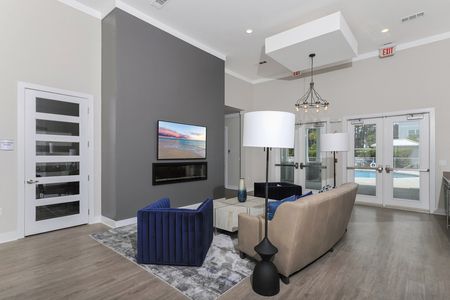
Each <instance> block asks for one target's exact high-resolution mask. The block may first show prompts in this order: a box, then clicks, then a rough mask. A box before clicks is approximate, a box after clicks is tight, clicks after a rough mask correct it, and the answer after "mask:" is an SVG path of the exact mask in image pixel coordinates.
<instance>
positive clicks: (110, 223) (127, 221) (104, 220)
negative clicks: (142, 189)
mask: <svg viewBox="0 0 450 300" xmlns="http://www.w3.org/2000/svg"><path fill="white" fill-rule="evenodd" d="M220 199H225V198H220ZM216 200H219V199H216ZM202 203H203V202H198V203H194V204H190V205H187V206H180V207H179V208H185V209H197V207H199V206H200V204H202ZM94 220H95V222H92V223H91V224H95V223H102V224H104V225H106V226H108V227H111V228H117V227H123V226H127V225H131V224H136V223H137V218H136V217H133V218H129V219H124V220H119V221H115V220H113V219H110V218H108V217H105V216H101V217H95V218H94ZM97 220H98V222H97Z"/></svg>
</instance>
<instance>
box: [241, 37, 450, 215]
mask: <svg viewBox="0 0 450 300" xmlns="http://www.w3.org/2000/svg"><path fill="white" fill-rule="evenodd" d="M449 53H450V40H444V41H440V42H435V43H432V44H428V45H424V46H419V47H416V48H411V49H408V50H403V51H399V52H397V54H396V55H395V56H394V57H391V58H385V59H379V58H371V59H366V60H361V61H358V62H355V63H353V66H352V67H350V68H345V69H341V70H337V71H333V72H329V73H324V74H321V75H318V76H315V82H316V88H317V90H318V92H319V93H320V94H321V95H322V96H323V97H324V98H325V99H328V100H329V101H330V102H331V106H330V109H329V111H328V112H321V113H320V114H316V113H314V112H310V113H308V114H304V113H302V112H300V113H297V121H300V122H304V121H312V120H319V119H330V120H338V119H342V118H343V117H344V116H351V115H358V114H369V113H381V112H391V111H401V110H407V109H418V108H428V107H434V108H435V109H436V179H437V185H436V195H437V197H438V198H439V207H443V194H442V192H441V189H442V186H441V185H442V183H441V176H442V171H443V170H448V169H450V166H440V165H439V164H438V162H439V161H440V160H442V161H447V163H450V136H449V133H448V131H449V129H450V76H449V75H448V72H449V70H450V58H449ZM318 59H320V58H318ZM305 83H306V85H305ZM308 83H309V78H305V79H299V80H294V81H282V80H276V81H269V82H266V83H261V84H257V85H254V90H253V100H252V103H251V104H249V107H250V108H251V109H252V110H262V109H274V110H285V111H292V112H293V111H294V103H295V102H296V100H297V99H298V98H299V97H300V96H302V95H303V93H304V91H305V87H306V86H307V84H308ZM340 127H341V126H337V128H339V129H340ZM252 158H253V160H254V162H253V163H252V164H251V166H250V170H247V173H249V172H251V173H253V175H252V176H253V177H254V178H257V179H261V178H262V174H263V170H262V169H261V168H262V167H263V164H262V162H263V161H264V156H263V155H262V154H261V155H259V157H256V156H255V155H253V156H252ZM338 175H341V173H340V172H338ZM338 179H339V181H340V176H339V177H338Z"/></svg>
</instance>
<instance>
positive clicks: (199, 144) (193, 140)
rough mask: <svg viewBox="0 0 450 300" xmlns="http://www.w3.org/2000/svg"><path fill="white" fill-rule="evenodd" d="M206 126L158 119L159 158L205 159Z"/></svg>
mask: <svg viewBox="0 0 450 300" xmlns="http://www.w3.org/2000/svg"><path fill="white" fill-rule="evenodd" d="M205 158H206V127H204V126H196V125H189V124H181V123H175V122H167V121H158V159H167V160H175V159H205Z"/></svg>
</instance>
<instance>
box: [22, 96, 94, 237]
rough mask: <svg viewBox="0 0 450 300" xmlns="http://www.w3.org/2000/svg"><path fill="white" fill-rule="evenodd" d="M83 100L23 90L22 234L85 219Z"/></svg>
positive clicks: (85, 113)
mask: <svg viewBox="0 0 450 300" xmlns="http://www.w3.org/2000/svg"><path fill="white" fill-rule="evenodd" d="M87 117H88V104H87V103H86V99H82V98H77V97H71V96H66V95H61V94H54V93H48V92H42V91H37V90H29V89H27V90H26V92H25V176H26V182H25V235H31V234H37V233H42V232H46V231H51V230H56V229H62V228H66V227H71V226H76V225H81V224H85V223H88V141H87V119H88V118H87Z"/></svg>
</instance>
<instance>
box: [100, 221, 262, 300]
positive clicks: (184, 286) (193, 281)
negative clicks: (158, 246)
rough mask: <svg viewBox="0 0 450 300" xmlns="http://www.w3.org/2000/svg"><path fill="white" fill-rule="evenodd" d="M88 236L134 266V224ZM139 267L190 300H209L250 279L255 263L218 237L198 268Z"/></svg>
mask: <svg viewBox="0 0 450 300" xmlns="http://www.w3.org/2000/svg"><path fill="white" fill-rule="evenodd" d="M91 237H92V238H93V239H94V240H96V241H98V242H99V243H101V244H103V245H105V246H106V247H108V248H110V249H112V250H114V251H115V252H117V253H119V254H120V255H122V256H124V257H126V258H127V259H129V260H131V261H132V262H134V263H136V259H135V256H136V225H129V226H124V227H120V228H115V229H110V230H108V231H106V232H103V233H95V234H91ZM136 264H137V263H136ZM138 266H140V267H142V268H143V269H144V270H146V271H147V272H149V273H152V274H154V275H156V276H158V277H159V278H160V279H162V280H163V281H165V282H166V283H168V284H169V285H170V286H172V287H174V288H176V289H177V290H179V291H180V292H181V293H183V294H184V295H186V296H187V297H189V298H190V299H193V300H212V299H216V298H217V297H219V296H220V295H222V294H223V293H225V292H226V291H227V290H229V289H230V288H232V287H233V286H235V285H237V284H238V283H239V282H241V281H242V280H243V279H245V278H246V277H248V276H250V275H251V273H252V270H253V267H254V263H253V262H251V261H249V260H247V259H241V258H240V257H239V253H238V251H237V250H236V249H235V247H234V245H233V240H232V239H231V238H230V237H229V236H227V235H225V234H217V235H215V236H214V239H213V242H212V244H211V247H210V248H209V251H208V254H207V255H206V259H205V262H204V263H203V266H202V267H200V268H197V267H176V266H160V265H141V264H138Z"/></svg>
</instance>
